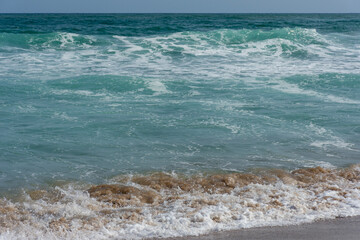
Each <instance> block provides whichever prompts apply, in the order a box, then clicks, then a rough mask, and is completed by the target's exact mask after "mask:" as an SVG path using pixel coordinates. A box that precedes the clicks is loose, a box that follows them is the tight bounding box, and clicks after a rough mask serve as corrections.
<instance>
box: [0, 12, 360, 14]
mask: <svg viewBox="0 0 360 240" xmlns="http://www.w3.org/2000/svg"><path fill="white" fill-rule="evenodd" d="M0 14H360V12H0Z"/></svg>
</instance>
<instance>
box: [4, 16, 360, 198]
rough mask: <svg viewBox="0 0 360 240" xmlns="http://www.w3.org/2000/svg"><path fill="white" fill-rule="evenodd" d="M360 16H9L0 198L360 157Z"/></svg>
mask: <svg viewBox="0 0 360 240" xmlns="http://www.w3.org/2000/svg"><path fill="white" fill-rule="evenodd" d="M359 39H360V15H359V14H347V15H343V14H338V15H336V14H333V15H315V14H314V15H303V14H302V15H287V14H282V15H271V14H269V15H258V14H251V15H214V14H211V15H206V14H192V15H183V14H176V15H172V14H153V15H146V14H121V15H119V14H114V15H111V14H108V15H101V14H96V15H90V14H70V15H61V14H59V15H57V14H39V15H37V14H31V15H17V14H15V15H12V14H2V15H0V191H2V192H6V191H12V190H17V189H20V188H34V187H35V188H37V187H39V186H40V187H41V186H46V185H48V184H51V183H53V182H56V181H59V180H61V181H81V182H87V183H101V182H103V181H104V180H106V179H109V178H111V177H113V176H116V175H119V174H128V173H148V172H158V171H165V172H172V171H175V172H182V173H189V174H193V173H198V172H209V171H210V172H212V171H215V172H216V171H225V172H228V171H235V172H237V171H240V172H243V171H248V170H251V169H255V168H282V169H289V170H292V169H296V168H304V167H313V166H325V167H342V166H347V165H349V164H354V163H359V156H360V40H359Z"/></svg>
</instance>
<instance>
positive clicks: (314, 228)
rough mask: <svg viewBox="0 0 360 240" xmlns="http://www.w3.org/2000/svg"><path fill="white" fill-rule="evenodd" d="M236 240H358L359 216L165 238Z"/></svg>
mask: <svg viewBox="0 0 360 240" xmlns="http://www.w3.org/2000/svg"><path fill="white" fill-rule="evenodd" d="M182 239H188V240H215V239H216V240H237V239H281V240H283V239H293V240H296V239H299V240H300V239H302V240H306V239H318V240H338V239H344V240H345V239H346V240H358V239H360V216H356V217H348V218H337V219H332V220H324V221H318V222H314V223H309V224H302V225H295V226H281V227H263V228H250V229H241V230H234V231H225V232H216V233H211V234H208V235H203V236H198V237H183V238H167V240H182Z"/></svg>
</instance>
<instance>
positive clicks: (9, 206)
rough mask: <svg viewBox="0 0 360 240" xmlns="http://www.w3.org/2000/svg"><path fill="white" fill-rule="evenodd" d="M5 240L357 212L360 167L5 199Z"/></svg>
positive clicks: (157, 232)
mask: <svg viewBox="0 0 360 240" xmlns="http://www.w3.org/2000/svg"><path fill="white" fill-rule="evenodd" d="M0 212H1V215H0V238H4V239H21V238H22V237H24V236H26V237H27V238H28V239H56V238H62V239H74V238H75V239H78V238H81V239H90V238H96V239H107V238H116V239H140V238H151V237H173V236H186V235H199V234H204V233H207V232H209V231H212V230H229V229H239V228H249V227H259V226H274V225H288V224H299V223H304V222H311V221H314V220H317V219H324V218H334V217H344V216H354V215H359V214H360V166H359V165H353V166H350V167H348V168H341V169H340V168H339V169H325V168H321V167H316V168H308V169H297V170H294V171H291V172H288V171H284V170H280V169H268V170H254V171H253V172H250V173H219V174H218V173H213V174H211V173H207V174H206V173H203V174H201V175H193V176H188V175H177V174H175V173H161V172H159V173H153V174H149V175H121V176H117V177H115V178H113V179H111V180H110V181H109V182H107V183H106V184H102V185H94V186H88V185H84V184H82V185H74V184H70V185H68V186H61V187H60V186H58V187H55V188H52V189H48V190H45V189H39V190H32V191H27V192H25V193H24V196H23V199H22V200H21V201H20V200H18V201H15V202H14V201H9V200H6V199H3V200H2V201H1V207H0Z"/></svg>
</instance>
